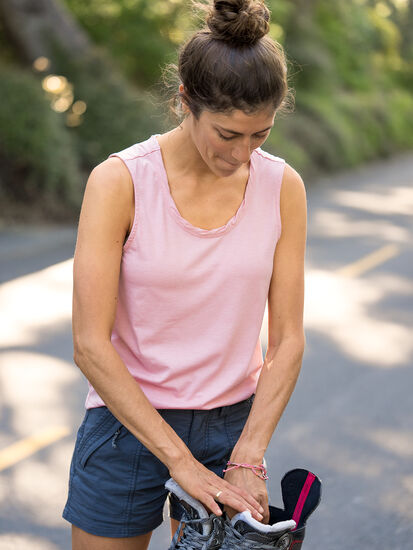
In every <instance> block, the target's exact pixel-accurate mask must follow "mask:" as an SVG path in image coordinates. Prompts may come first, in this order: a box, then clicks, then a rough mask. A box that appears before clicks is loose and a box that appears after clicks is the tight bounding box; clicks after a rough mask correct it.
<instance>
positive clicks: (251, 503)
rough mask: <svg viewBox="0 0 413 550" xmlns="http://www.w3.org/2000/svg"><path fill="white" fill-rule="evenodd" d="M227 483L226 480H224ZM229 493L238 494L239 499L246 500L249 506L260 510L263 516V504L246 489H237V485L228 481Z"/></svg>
mask: <svg viewBox="0 0 413 550" xmlns="http://www.w3.org/2000/svg"><path fill="white" fill-rule="evenodd" d="M224 481H225V480H224ZM225 483H226V486H227V489H228V493H231V492H232V493H236V495H237V496H238V497H239V498H242V499H243V500H245V502H246V503H248V505H249V506H252V507H253V508H255V509H256V510H258V511H259V512H260V513H261V514H262V513H263V512H264V508H263V507H262V506H261V503H260V502H259V501H258V500H257V499H255V498H254V497H253V496H252V495H251V494H249V493H247V491H245V490H244V489H241V488H240V487H237V486H236V485H232V484H231V483H229V482H228V481H225Z"/></svg>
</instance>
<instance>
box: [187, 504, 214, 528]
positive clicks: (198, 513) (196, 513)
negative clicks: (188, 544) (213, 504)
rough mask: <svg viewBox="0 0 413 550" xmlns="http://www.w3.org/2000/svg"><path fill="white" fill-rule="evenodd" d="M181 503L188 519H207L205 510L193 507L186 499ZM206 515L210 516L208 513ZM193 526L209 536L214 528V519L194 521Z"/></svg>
mask: <svg viewBox="0 0 413 550" xmlns="http://www.w3.org/2000/svg"><path fill="white" fill-rule="evenodd" d="M180 504H181V506H182V507H183V508H184V509H185V513H186V517H187V519H190V520H199V519H205V515H204V513H203V510H199V509H197V508H194V507H192V506H191V505H190V504H188V503H187V502H185V501H184V500H181V501H180ZM206 517H209V516H208V515H207V516H206ZM184 521H185V520H184ZM191 527H192V529H195V531H198V533H200V534H201V535H204V536H208V535H209V534H210V533H211V530H212V520H211V521H203V522H197V521H195V522H194V523H191Z"/></svg>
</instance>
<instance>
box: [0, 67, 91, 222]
mask: <svg viewBox="0 0 413 550" xmlns="http://www.w3.org/2000/svg"><path fill="white" fill-rule="evenodd" d="M0 96H1V98H2V101H1V102H0V171H1V180H2V195H3V197H8V198H10V199H11V200H16V201H19V202H24V203H28V202H32V201H38V200H40V201H43V202H44V204H45V205H47V206H45V209H46V210H47V209H52V210H56V208H55V207H57V206H58V204H61V203H66V207H68V208H69V210H73V211H74V210H75V209H77V208H78V206H79V202H80V199H79V196H80V185H81V180H82V177H81V174H80V171H79V168H78V163H77V158H76V151H75V148H74V144H73V141H72V139H71V138H70V136H69V135H68V132H67V130H66V128H65V125H64V121H63V118H62V116H61V115H60V114H58V113H56V112H54V111H53V110H52V109H51V108H50V104H49V102H48V101H47V99H46V98H45V95H44V93H43V90H42V88H41V83H40V81H39V79H38V78H36V77H35V76H34V75H32V74H30V72H28V71H23V70H21V69H16V68H12V67H10V66H8V65H5V64H0ZM2 202H3V201H2ZM56 212H57V211H56Z"/></svg>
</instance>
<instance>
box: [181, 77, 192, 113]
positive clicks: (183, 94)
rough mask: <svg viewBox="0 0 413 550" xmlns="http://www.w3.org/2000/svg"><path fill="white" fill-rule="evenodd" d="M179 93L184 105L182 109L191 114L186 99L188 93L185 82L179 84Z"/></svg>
mask: <svg viewBox="0 0 413 550" xmlns="http://www.w3.org/2000/svg"><path fill="white" fill-rule="evenodd" d="M179 93H180V96H181V105H182V111H183V113H184V114H186V115H187V114H189V113H190V112H191V110H190V108H189V106H188V104H187V102H186V101H185V97H186V93H185V88H184V85H183V84H179Z"/></svg>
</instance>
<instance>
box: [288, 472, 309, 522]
mask: <svg viewBox="0 0 413 550" xmlns="http://www.w3.org/2000/svg"><path fill="white" fill-rule="evenodd" d="M314 480H315V475H314V474H312V473H311V472H309V473H308V475H307V479H306V480H305V483H304V485H303V488H302V489H301V493H300V496H299V497H298V501H297V504H296V506H295V510H294V514H293V518H292V519H293V520H294V521H295V523H296V524H297V527H298V524H299V522H300V517H301V513H302V511H303V508H304V504H305V501H306V499H307V497H308V493H309V492H310V488H311V485H312V484H313V482H314ZM297 527H296V529H297ZM293 531H295V529H293Z"/></svg>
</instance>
